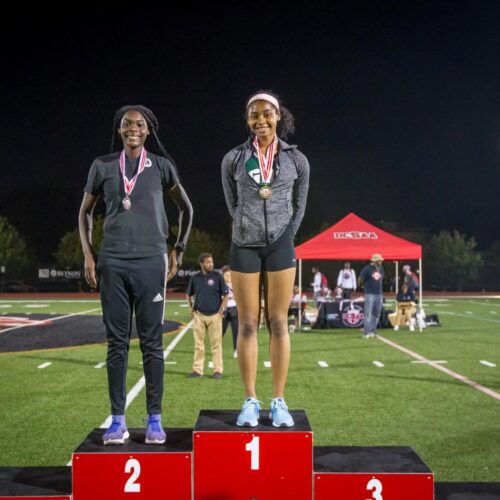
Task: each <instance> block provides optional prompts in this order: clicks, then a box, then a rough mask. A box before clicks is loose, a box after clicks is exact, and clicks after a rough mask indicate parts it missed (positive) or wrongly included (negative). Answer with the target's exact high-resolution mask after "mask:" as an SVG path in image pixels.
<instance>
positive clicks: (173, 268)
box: [167, 248, 182, 281]
mask: <svg viewBox="0 0 500 500" xmlns="http://www.w3.org/2000/svg"><path fill="white" fill-rule="evenodd" d="M181 261H182V258H181V256H179V255H177V250H175V248H174V249H173V250H172V251H171V252H170V255H169V256H168V275H167V281H170V280H171V279H172V278H173V277H174V276H175V275H176V274H177V270H178V268H179V266H180V265H181Z"/></svg>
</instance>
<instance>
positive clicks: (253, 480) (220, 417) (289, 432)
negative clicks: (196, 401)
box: [193, 410, 313, 500]
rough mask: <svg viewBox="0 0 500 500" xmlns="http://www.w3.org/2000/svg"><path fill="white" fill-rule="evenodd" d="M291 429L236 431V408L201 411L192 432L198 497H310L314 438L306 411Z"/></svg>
mask: <svg viewBox="0 0 500 500" xmlns="http://www.w3.org/2000/svg"><path fill="white" fill-rule="evenodd" d="M290 413H291V414H292V416H293V419H294V421H295V425H294V426H293V427H291V428H277V427H273V425H272V422H271V420H270V419H269V418H268V417H267V412H264V411H261V418H260V421H259V425H258V426H256V427H237V426H236V419H237V418H238V414H239V411H236V410H202V411H201V412H200V415H199V417H198V421H197V422H196V425H195V427H194V431H193V454H194V498H195V499H196V500H214V499H220V500H225V499H241V500H243V499H244V500H249V499H259V500H265V499H277V498H286V499H290V500H292V499H297V500H308V499H312V473H313V469H312V463H313V454H312V450H313V443H312V441H313V434H312V430H311V426H310V425H309V421H308V419H307V416H306V413H305V412H304V411H303V410H296V411H291V412H290Z"/></svg>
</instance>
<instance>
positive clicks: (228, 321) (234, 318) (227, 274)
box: [221, 266, 238, 358]
mask: <svg viewBox="0 0 500 500" xmlns="http://www.w3.org/2000/svg"><path fill="white" fill-rule="evenodd" d="M221 271H222V276H223V277H224V281H225V282H226V286H227V288H228V290H229V293H228V297H229V298H228V300H227V304H226V309H225V310H224V317H223V318H222V336H224V335H225V333H226V330H227V328H228V326H229V325H231V333H232V334H233V357H234V358H237V357H238V352H237V350H236V346H237V343H238V309H237V308H236V300H234V293H233V284H232V283H231V270H230V268H229V266H224V267H223V268H222V270H221Z"/></svg>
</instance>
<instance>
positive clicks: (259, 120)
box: [247, 101, 281, 141]
mask: <svg viewBox="0 0 500 500" xmlns="http://www.w3.org/2000/svg"><path fill="white" fill-rule="evenodd" d="M280 119H281V116H280V113H279V111H277V110H276V108H275V107H274V106H273V105H272V104H271V103H270V102H267V101H254V102H252V104H250V106H249V107H248V110H247V125H248V128H249V129H250V132H252V134H255V136H256V137H257V139H259V140H264V141H269V140H272V139H273V138H274V136H275V135H276V127H277V126H278V122H279V121H280Z"/></svg>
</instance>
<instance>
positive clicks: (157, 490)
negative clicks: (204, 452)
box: [73, 429, 193, 500]
mask: <svg viewBox="0 0 500 500" xmlns="http://www.w3.org/2000/svg"><path fill="white" fill-rule="evenodd" d="M165 431H166V433H167V441H166V443H165V444H163V445H147V444H144V437H145V436H144V434H145V431H144V429H129V432H130V439H128V440H127V441H126V442H125V444H123V445H108V446H104V445H103V444H102V435H103V433H104V429H95V430H94V431H93V432H91V433H90V434H89V436H88V437H87V438H86V439H85V441H84V442H83V443H82V444H81V445H80V446H79V447H78V448H77V449H76V450H75V451H74V453H73V500H109V499H113V500H119V499H131V498H132V499H134V500H144V499H147V500H149V499H155V500H163V499H165V500H184V499H185V500H190V499H191V492H192V486H191V474H192V449H193V448H192V429H165Z"/></svg>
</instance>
